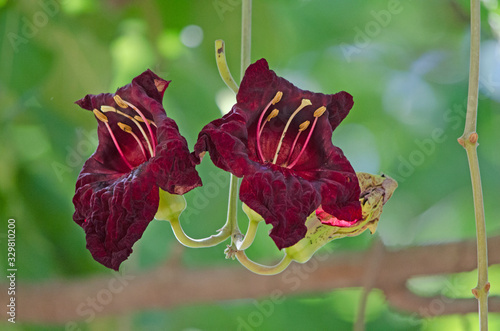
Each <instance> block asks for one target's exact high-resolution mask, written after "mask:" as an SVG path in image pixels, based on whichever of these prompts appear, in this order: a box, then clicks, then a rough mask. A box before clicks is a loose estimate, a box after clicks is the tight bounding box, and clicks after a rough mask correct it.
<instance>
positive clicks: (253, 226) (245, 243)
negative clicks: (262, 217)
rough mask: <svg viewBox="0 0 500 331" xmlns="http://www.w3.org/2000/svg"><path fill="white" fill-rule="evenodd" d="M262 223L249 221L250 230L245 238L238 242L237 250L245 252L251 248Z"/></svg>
mask: <svg viewBox="0 0 500 331" xmlns="http://www.w3.org/2000/svg"><path fill="white" fill-rule="evenodd" d="M259 223H260V221H252V220H250V221H248V229H247V232H246V233H245V238H243V239H242V240H240V241H237V242H236V249H237V250H240V251H243V250H245V249H247V248H248V247H250V245H251V244H252V243H253V240H254V239H255V235H256V234H257V228H258V227H259Z"/></svg>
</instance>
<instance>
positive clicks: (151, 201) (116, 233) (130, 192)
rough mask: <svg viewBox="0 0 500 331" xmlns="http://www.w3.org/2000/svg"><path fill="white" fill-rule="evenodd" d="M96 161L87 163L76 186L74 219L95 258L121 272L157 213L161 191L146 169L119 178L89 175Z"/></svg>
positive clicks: (140, 167)
mask: <svg viewBox="0 0 500 331" xmlns="http://www.w3.org/2000/svg"><path fill="white" fill-rule="evenodd" d="M95 162H97V161H96V160H95V159H92V158H91V159H89V160H87V162H86V163H85V165H84V166H83V169H82V172H81V173H80V176H79V179H78V181H77V183H76V187H77V190H76V193H75V196H74V198H73V203H74V205H75V213H74V215H73V220H74V221H75V222H76V223H77V224H79V225H80V226H81V227H82V228H83V229H84V230H85V234H86V238H87V248H88V249H89V251H90V252H91V253H92V256H93V257H94V259H95V260H96V261H98V262H100V263H101V264H103V265H105V266H106V267H108V268H112V269H114V270H118V268H119V266H120V264H121V263H122V262H123V261H124V260H126V259H127V258H128V256H129V255H130V254H131V253H132V246H133V245H134V243H135V242H136V241H137V240H139V239H140V238H141V237H142V234H143V232H144V230H145V229H146V227H147V226H148V224H149V222H150V221H151V220H153V218H154V215H155V214H156V211H157V209H158V203H159V195H158V188H157V187H156V185H155V182H154V177H152V176H151V175H150V174H148V173H147V172H145V171H144V169H145V167H144V166H139V167H138V168H136V169H135V170H134V171H132V172H130V173H128V174H127V175H123V176H121V177H118V178H116V175H113V174H107V175H106V174H99V175H98V174H95V173H87V172H86V171H87V169H89V168H90V169H91V168H95V165H94V163H95ZM97 177H99V179H97Z"/></svg>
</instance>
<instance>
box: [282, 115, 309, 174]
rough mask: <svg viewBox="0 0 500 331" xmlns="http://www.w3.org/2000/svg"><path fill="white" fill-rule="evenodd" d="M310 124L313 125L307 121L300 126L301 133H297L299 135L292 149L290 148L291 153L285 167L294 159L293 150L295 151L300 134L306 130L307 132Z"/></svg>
mask: <svg viewBox="0 0 500 331" xmlns="http://www.w3.org/2000/svg"><path fill="white" fill-rule="evenodd" d="M309 124H311V122H310V121H305V122H303V123H302V124H300V125H299V132H298V133H297V135H296V136H295V139H294V140H293V144H292V147H291V148H290V152H289V154H288V159H287V160H286V162H285V167H286V165H287V164H288V163H289V162H290V159H291V158H292V154H293V150H294V149H295V145H296V144H297V141H298V140H299V137H300V134H301V133H302V132H304V131H305V130H307V128H308V127H309Z"/></svg>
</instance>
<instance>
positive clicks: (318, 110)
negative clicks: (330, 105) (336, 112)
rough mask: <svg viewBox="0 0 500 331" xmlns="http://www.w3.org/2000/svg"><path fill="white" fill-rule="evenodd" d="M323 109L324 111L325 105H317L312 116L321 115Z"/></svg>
mask: <svg viewBox="0 0 500 331" xmlns="http://www.w3.org/2000/svg"><path fill="white" fill-rule="evenodd" d="M325 111H326V107H325V106H321V107H319V108H318V109H316V110H315V111H314V114H313V116H314V117H320V116H321V115H323V114H324V113H325Z"/></svg>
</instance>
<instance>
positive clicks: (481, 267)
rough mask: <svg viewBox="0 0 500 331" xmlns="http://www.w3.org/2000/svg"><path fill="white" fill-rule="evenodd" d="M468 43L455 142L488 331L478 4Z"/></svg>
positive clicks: (476, 293) (483, 328) (478, 295)
mask: <svg viewBox="0 0 500 331" xmlns="http://www.w3.org/2000/svg"><path fill="white" fill-rule="evenodd" d="M470 3H471V43H470V68H469V94H468V99H467V100H468V101H467V116H466V119H465V129H464V133H463V135H462V136H461V137H460V138H458V142H459V143H460V144H461V145H462V146H463V147H464V148H465V151H466V153H467V158H468V160H469V169H470V173H471V182H472V194H473V199H474V212H475V219H476V236H477V270H478V281H477V286H476V288H474V289H473V290H472V293H473V294H474V296H475V297H476V298H477V300H478V305H479V325H480V330H481V331H486V330H488V292H489V288H490V284H489V282H488V249H487V236H486V222H485V218H484V203H483V191H482V187H481V175H480V171H479V162H478V158H477V145H478V144H477V140H478V135H477V133H476V127H477V125H476V123H477V103H478V94H479V89H478V87H479V47H480V40H481V16H480V9H481V4H480V0H471V2H470Z"/></svg>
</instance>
